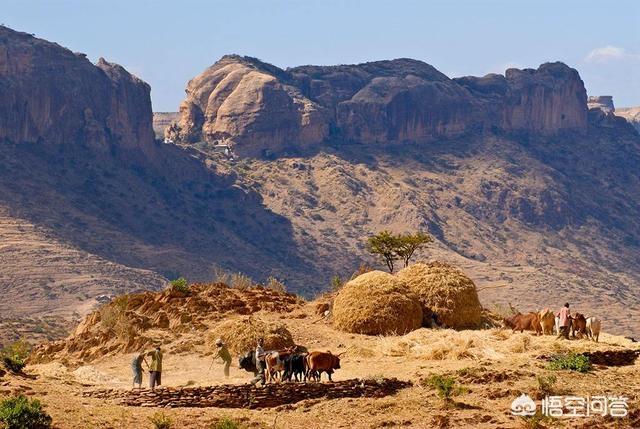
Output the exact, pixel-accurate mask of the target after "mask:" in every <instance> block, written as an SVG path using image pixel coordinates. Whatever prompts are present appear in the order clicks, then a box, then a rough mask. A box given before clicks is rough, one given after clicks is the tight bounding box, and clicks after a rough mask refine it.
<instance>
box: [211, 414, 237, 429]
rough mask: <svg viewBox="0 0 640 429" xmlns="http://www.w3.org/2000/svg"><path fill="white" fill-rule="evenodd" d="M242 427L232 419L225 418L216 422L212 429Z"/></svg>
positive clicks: (235, 428)
mask: <svg viewBox="0 0 640 429" xmlns="http://www.w3.org/2000/svg"><path fill="white" fill-rule="evenodd" d="M241 427H242V426H240V424H238V423H237V422H236V421H235V420H233V419H230V418H229V417H223V418H222V419H220V420H218V421H217V422H215V423H214V424H213V425H212V426H211V429H240V428H241Z"/></svg>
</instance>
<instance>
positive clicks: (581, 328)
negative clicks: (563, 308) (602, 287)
mask: <svg viewBox="0 0 640 429" xmlns="http://www.w3.org/2000/svg"><path fill="white" fill-rule="evenodd" d="M576 332H577V333H578V338H582V337H583V336H584V335H585V334H586V333H587V318H586V317H584V314H580V313H576V315H575V316H573V317H572V318H571V335H572V336H573V338H575V337H576Z"/></svg>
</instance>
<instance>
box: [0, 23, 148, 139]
mask: <svg viewBox="0 0 640 429" xmlns="http://www.w3.org/2000/svg"><path fill="white" fill-rule="evenodd" d="M0 87H2V91H0V118H2V121H0V140H8V141H11V142H15V143H23V142H30V143H35V142H42V143H45V144H76V143H83V144H85V145H87V146H91V147H94V148H96V149H97V150H99V151H106V150H108V147H109V145H118V146H120V147H122V148H125V149H133V148H140V147H145V146H147V145H150V144H152V143H153V131H152V127H151V122H152V113H151V99H150V96H149V93H150V88H149V86H148V85H147V84H146V83H144V82H142V81H141V80H140V79H138V78H136V77H134V76H132V75H131V74H129V73H128V72H127V71H126V70H125V69H124V68H122V67H121V66H119V65H117V64H112V63H108V62H106V61H105V60H103V59H100V61H98V64H97V65H93V64H92V63H91V62H90V61H89V60H88V59H87V58H86V56H85V55H84V54H77V53H73V52H71V51H70V50H68V49H66V48H63V47H61V46H60V45H58V44H55V43H51V42H48V41H46V40H42V39H38V38H36V37H34V36H33V35H30V34H27V33H21V32H18V31H14V30H11V29H9V28H7V27H0Z"/></svg>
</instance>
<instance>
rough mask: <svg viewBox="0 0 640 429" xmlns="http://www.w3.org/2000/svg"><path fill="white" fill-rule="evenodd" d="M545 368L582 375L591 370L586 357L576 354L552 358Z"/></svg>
mask: <svg viewBox="0 0 640 429" xmlns="http://www.w3.org/2000/svg"><path fill="white" fill-rule="evenodd" d="M547 368H548V369H551V370H561V369H568V370H570V371H577V372H583V373H584V372H589V371H590V370H591V362H590V361H589V357H588V356H585V355H582V354H577V353H567V354H560V355H556V356H553V357H552V358H551V362H549V365H547Z"/></svg>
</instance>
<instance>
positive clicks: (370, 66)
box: [166, 55, 587, 155]
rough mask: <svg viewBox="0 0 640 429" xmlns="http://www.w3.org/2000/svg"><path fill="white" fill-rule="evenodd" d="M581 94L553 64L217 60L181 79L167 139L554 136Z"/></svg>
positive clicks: (303, 142) (576, 81)
mask: <svg viewBox="0 0 640 429" xmlns="http://www.w3.org/2000/svg"><path fill="white" fill-rule="evenodd" d="M586 98H587V97H586V92H585V89H584V85H583V82H582V80H581V79H580V76H579V75H578V72H577V71H576V70H574V69H572V68H570V67H568V66H566V65H565V64H562V63H547V64H543V65H541V66H540V67H539V68H538V69H536V70H533V69H525V70H518V69H509V70H507V71H506V73H505V75H504V76H503V75H496V74H491V75H487V76H484V77H464V78H459V79H449V78H448V77H447V76H445V75H444V74H442V73H440V72H439V71H438V70H436V69H435V68H433V67H432V66H430V65H428V64H426V63H423V62H421V61H416V60H411V59H397V60H391V61H376V62H371V63H365V64H358V65H340V66H301V67H295V68H291V69H287V70H282V69H279V68H277V67H275V66H272V65H269V64H266V63H263V62H261V61H258V60H256V59H254V58H248V57H240V56H236V55H230V56H225V57H223V58H222V59H221V60H220V61H218V62H217V63H216V64H214V65H213V66H211V67H210V68H209V69H207V70H206V71H205V72H204V73H202V74H201V75H199V76H197V77H196V78H194V79H193V80H192V81H190V82H189V84H188V87H187V98H186V99H185V101H184V102H183V103H182V105H181V107H180V119H179V120H178V121H176V122H175V123H174V124H173V125H172V126H170V127H169V128H168V129H167V132H166V136H167V137H168V138H170V139H172V140H177V141H182V142H187V143H194V142H199V141H205V142H209V143H228V144H230V145H231V146H232V147H233V148H234V149H235V151H236V152H237V153H239V154H248V155H255V154H259V153H261V152H263V151H264V150H272V151H277V150H279V149H282V148H284V147H287V146H292V147H304V146H309V145H314V144H319V143H321V142H322V141H323V140H325V139H326V138H327V137H329V136H330V134H331V135H332V136H334V137H337V138H341V139H346V140H352V141H357V142H360V143H400V142H422V141H429V140H433V139H436V138H448V137H455V136H459V135H461V134H464V133H468V132H470V131H474V130H483V129H493V128H496V127H497V128H500V129H502V130H505V131H525V132H535V133H543V134H549V133H555V132H558V131H560V130H565V129H574V130H576V129H577V130H584V129H586V127H587V105H586Z"/></svg>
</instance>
